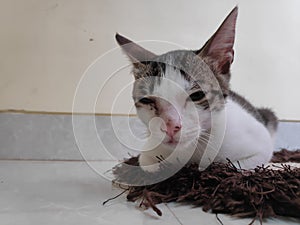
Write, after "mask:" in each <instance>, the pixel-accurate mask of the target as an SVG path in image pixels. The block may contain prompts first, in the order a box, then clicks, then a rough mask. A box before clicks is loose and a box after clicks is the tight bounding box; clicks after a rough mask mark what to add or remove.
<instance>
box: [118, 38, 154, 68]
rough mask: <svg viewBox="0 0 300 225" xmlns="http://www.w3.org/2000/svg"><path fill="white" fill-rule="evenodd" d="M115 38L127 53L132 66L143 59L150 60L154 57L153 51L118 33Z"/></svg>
mask: <svg viewBox="0 0 300 225" xmlns="http://www.w3.org/2000/svg"><path fill="white" fill-rule="evenodd" d="M116 40H117V42H118V44H119V45H120V46H121V48H122V49H123V51H124V52H125V53H126V54H127V55H128V57H129V59H130V60H131V61H132V63H133V65H134V66H138V65H139V64H140V63H141V62H144V61H151V60H153V59H154V58H155V57H156V55H155V54H154V53H152V52H150V51H148V50H146V49H144V48H142V47H141V46H139V45H138V44H136V43H134V42H133V41H131V40H129V39H127V38H126V37H123V36H122V35H120V34H118V33H117V34H116Z"/></svg>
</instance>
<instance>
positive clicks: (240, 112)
mask: <svg viewBox="0 0 300 225" xmlns="http://www.w3.org/2000/svg"><path fill="white" fill-rule="evenodd" d="M225 113H226V129H225V134H224V139H223V142H222V145H221V148H220V151H219V153H218V155H217V157H216V158H215V161H226V158H229V159H230V160H231V161H233V162H236V161H239V163H240V165H241V166H242V167H243V168H253V167H256V166H257V165H260V164H264V163H267V162H268V161H269V160H270V158H271V156H272V152H273V140H272V138H271V135H270V133H269V132H268V130H267V129H266V127H265V126H264V125H263V124H262V123H260V122H258V121H257V120H256V119H255V118H254V117H253V116H252V115H250V114H249V113H248V112H247V111H246V110H245V109H243V108H242V107H241V106H240V105H239V104H237V103H235V102H234V101H232V100H231V99H228V100H227V104H226V107H225Z"/></svg>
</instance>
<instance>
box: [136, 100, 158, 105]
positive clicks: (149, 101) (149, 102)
mask: <svg viewBox="0 0 300 225" xmlns="http://www.w3.org/2000/svg"><path fill="white" fill-rule="evenodd" d="M139 102H140V103H142V104H145V105H149V104H152V103H154V100H153V99H151V98H141V99H140V100H139Z"/></svg>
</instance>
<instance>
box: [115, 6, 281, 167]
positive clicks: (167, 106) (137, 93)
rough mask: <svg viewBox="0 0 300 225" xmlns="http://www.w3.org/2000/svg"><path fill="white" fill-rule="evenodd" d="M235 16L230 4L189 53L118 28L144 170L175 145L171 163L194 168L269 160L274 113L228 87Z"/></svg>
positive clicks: (158, 164) (251, 164) (161, 159)
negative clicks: (148, 45) (159, 47)
mask: <svg viewBox="0 0 300 225" xmlns="http://www.w3.org/2000/svg"><path fill="white" fill-rule="evenodd" d="M237 15H238V7H235V8H234V9H233V10H232V11H231V12H230V13H229V15H228V16H227V17H226V18H225V20H224V21H223V23H222V24H221V25H220V27H219V28H218V29H217V31H216V32H215V33H214V34H213V36H212V37H211V38H210V39H209V40H208V41H207V42H206V43H205V45H204V46H203V47H202V48H201V49H199V50H195V51H192V50H176V51H171V52H167V53H165V54H162V55H156V54H154V53H152V52H150V51H148V50H146V49H144V48H142V47H141V46H139V45H138V44H136V43H134V42H133V41H131V40H129V39H127V38H126V37H124V36H121V35H120V34H118V33H117V34H116V40H117V42H118V44H119V45H120V46H121V48H122V50H123V51H124V52H125V53H126V54H127V56H128V57H129V59H130V60H131V62H132V64H133V71H132V72H133V75H134V78H135V82H134V87H133V92H132V94H133V100H134V102H135V107H136V111H137V115H138V117H139V118H140V119H141V121H142V122H143V123H144V124H145V125H146V126H147V127H148V129H149V131H150V133H151V135H150V136H149V139H148V141H147V143H146V145H145V147H144V149H143V151H142V152H141V154H140V155H139V164H140V166H141V167H142V168H143V170H145V171H148V172H156V171H158V170H159V169H161V168H162V167H161V165H162V164H163V162H164V161H166V160H167V159H168V158H172V157H171V156H172V155H173V153H174V152H175V150H176V152H177V154H175V157H173V159H172V160H169V162H171V163H173V164H174V163H178V162H180V160H181V161H182V165H184V164H185V163H193V162H196V163H198V164H199V170H203V169H205V168H206V167H207V166H208V165H209V164H211V163H212V162H227V159H229V160H230V161H231V162H232V163H233V164H235V165H236V166H238V167H240V168H243V169H253V168H255V167H256V166H258V165H262V164H266V163H268V162H269V160H270V159H271V157H272V154H273V144H274V143H273V142H274V137H275V134H276V130H277V124H278V119H277V117H276V115H275V114H274V112H273V111H272V110H270V109H268V108H255V107H254V106H252V105H251V104H250V103H249V102H248V101H247V100H246V99H245V98H244V97H242V96H240V95H239V94H237V93H235V92H234V91H232V90H231V89H230V87H229V86H230V76H231V72H230V67H231V64H232V62H233V59H234V50H233V45H234V39H235V24H236V20H237ZM178 146H180V148H178ZM186 155H187V156H186ZM185 156H186V157H185ZM182 158H183V159H182Z"/></svg>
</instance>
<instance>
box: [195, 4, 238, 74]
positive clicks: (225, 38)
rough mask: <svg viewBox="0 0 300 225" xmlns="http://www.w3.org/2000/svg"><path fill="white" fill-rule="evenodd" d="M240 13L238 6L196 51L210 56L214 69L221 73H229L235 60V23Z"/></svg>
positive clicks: (203, 55)
mask: <svg viewBox="0 0 300 225" xmlns="http://www.w3.org/2000/svg"><path fill="white" fill-rule="evenodd" d="M237 15H238V7H237V6H236V7H235V8H234V9H233V10H232V11H231V12H230V13H229V15H228V16H227V17H226V19H225V20H224V21H223V23H222V24H221V25H220V27H219V28H218V30H217V31H216V32H215V33H214V35H213V36H212V37H211V38H210V39H209V40H208V41H207V42H206V43H205V45H204V46H203V47H202V49H200V50H199V51H197V52H196V53H197V54H198V55H199V56H200V57H202V58H204V59H205V57H208V58H209V59H210V60H209V61H213V62H211V64H212V65H211V66H213V67H214V68H213V69H214V70H215V71H216V72H217V73H219V74H228V73H229V70H230V65H231V63H232V62H233V57H234V51H233V44H234V37H235V24H236V19H237Z"/></svg>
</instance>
